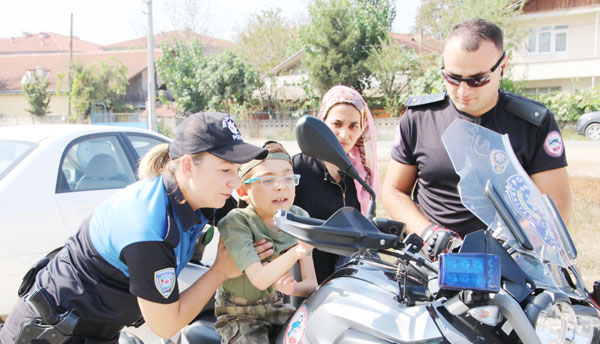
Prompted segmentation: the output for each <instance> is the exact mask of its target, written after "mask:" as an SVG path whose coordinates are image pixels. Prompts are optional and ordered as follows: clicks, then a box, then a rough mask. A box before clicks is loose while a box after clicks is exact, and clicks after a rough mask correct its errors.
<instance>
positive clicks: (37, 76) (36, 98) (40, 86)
mask: <svg viewBox="0 0 600 344" xmlns="http://www.w3.org/2000/svg"><path fill="white" fill-rule="evenodd" d="M48 85H50V81H49V80H48V78H47V77H46V74H45V73H44V71H43V70H37V71H35V72H30V71H28V72H27V74H26V76H25V78H24V80H23V83H22V88H23V93H24V95H25V99H27V102H28V103H29V106H30V108H29V109H27V112H29V113H30V114H32V115H34V116H45V115H46V114H48V113H50V111H49V110H48V105H49V104H50V94H49V93H48Z"/></svg>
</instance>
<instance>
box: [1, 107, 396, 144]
mask: <svg viewBox="0 0 600 344" xmlns="http://www.w3.org/2000/svg"><path fill="white" fill-rule="evenodd" d="M94 116H97V117H98V118H94ZM100 117H101V118H100ZM145 120H146V118H145V117H141V118H140V114H139V113H138V114H135V113H134V114H106V115H104V114H97V115H93V116H92V123H95V124H102V125H117V126H129V127H138V128H148V123H147V122H146V121H145ZM398 120H399V118H376V119H375V120H374V121H375V128H376V131H377V139H379V140H392V139H393V138H394V133H395V131H396V127H397V126H398ZM159 121H160V123H161V124H162V126H163V128H164V129H167V130H168V131H169V132H170V133H171V134H173V133H175V130H176V127H177V125H178V124H179V123H180V122H181V121H182V119H181V118H177V117H161V118H160V119H159ZM297 121H298V118H287V119H267V120H246V121H236V122H237V125H238V127H239V129H240V131H241V132H242V134H243V135H244V136H245V137H249V138H266V139H276V140H294V139H295V132H294V130H295V127H296V122H297ZM61 123H62V124H65V123H67V120H66V116H42V117H38V116H6V115H5V116H1V117H0V126H7V125H27V124H61Z"/></svg>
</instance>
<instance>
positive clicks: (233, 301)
mask: <svg viewBox="0 0 600 344" xmlns="http://www.w3.org/2000/svg"><path fill="white" fill-rule="evenodd" d="M294 312H295V309H294V307H293V306H292V305H289V304H284V303H283V297H282V296H281V294H280V293H279V292H277V291H274V292H273V293H272V294H271V295H269V296H268V297H266V298H264V299H260V300H257V301H249V300H246V299H244V298H241V297H237V296H233V295H230V294H226V293H223V292H221V291H220V290H218V291H217V295H216V296H215V315H216V316H217V322H216V323H215V330H217V333H219V335H220V336H221V344H246V343H247V344H265V343H269V335H273V334H274V333H275V332H276V331H277V330H279V329H281V325H283V324H285V322H286V321H287V320H288V319H289V318H290V316H292V314H294Z"/></svg>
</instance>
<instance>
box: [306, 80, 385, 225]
mask: <svg viewBox="0 0 600 344" xmlns="http://www.w3.org/2000/svg"><path fill="white" fill-rule="evenodd" d="M340 103H347V104H351V105H353V106H354V107H355V108H356V109H357V110H358V112H359V113H360V119H361V123H360V124H361V126H360V127H361V129H362V135H361V136H360V137H359V138H358V140H357V141H356V144H355V145H354V147H352V149H351V150H350V152H348V157H349V158H350V161H351V162H352V165H353V166H354V168H356V170H357V171H358V174H359V175H360V177H361V178H363V179H364V180H365V181H366V182H367V184H369V185H370V186H371V188H372V189H373V190H374V191H375V194H379V175H378V172H377V142H376V136H375V122H374V121H373V115H371V111H370V110H369V107H368V106H367V103H366V102H365V100H364V99H363V97H362V96H361V95H360V93H358V91H356V90H354V89H352V88H350V87H347V86H343V85H338V86H334V87H332V88H331V89H329V91H327V93H325V96H323V101H322V102H321V109H320V110H319V114H318V117H319V118H320V119H321V120H323V121H324V120H325V119H326V118H327V112H328V111H329V109H331V108H332V107H333V106H334V105H336V104H340ZM354 184H355V185H356V191H357V198H358V201H359V203H360V208H361V212H362V213H363V214H365V213H366V212H367V208H368V205H369V201H370V200H371V196H370V195H369V193H368V192H367V190H365V189H364V188H363V186H362V185H360V183H359V182H357V181H354Z"/></svg>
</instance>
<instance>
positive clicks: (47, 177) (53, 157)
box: [0, 124, 169, 315]
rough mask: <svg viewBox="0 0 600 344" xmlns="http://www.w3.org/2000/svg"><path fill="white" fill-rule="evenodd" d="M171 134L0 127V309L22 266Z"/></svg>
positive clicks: (11, 299)
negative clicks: (0, 280)
mask: <svg viewBox="0 0 600 344" xmlns="http://www.w3.org/2000/svg"><path fill="white" fill-rule="evenodd" d="M166 142H169V139H168V138H167V137H166V136H163V135H160V134H157V133H155V132H152V131H149V130H144V129H137V128H129V127H116V126H100V125H74V124H72V125H68V124H67V125H32V126H11V127H0V199H1V200H2V202H1V206H0V271H1V276H2V282H0V315H5V314H7V313H8V312H10V310H11V308H12V306H13V305H14V303H15V302H16V300H17V299H18V297H17V290H18V287H19V285H20V283H21V280H22V278H23V276H24V274H25V272H27V270H28V269H29V268H30V267H31V265H33V264H34V263H35V262H37V261H38V260H39V259H41V258H42V257H44V255H45V254H47V253H48V252H50V251H52V250H53V249H55V248H58V247H61V246H62V245H63V244H64V242H65V240H66V239H67V238H68V237H69V236H71V235H72V234H74V233H75V232H76V231H77V229H78V228H79V225H80V224H81V223H82V221H83V220H84V219H85V218H86V217H87V216H89V215H90V214H91V213H92V210H93V209H94V208H95V207H96V206H97V205H98V204H99V203H100V202H101V201H102V200H104V199H106V198H107V197H108V196H110V195H111V194H113V193H114V192H116V191H117V190H118V189H121V188H123V187H125V186H127V185H129V184H131V183H133V182H135V181H136V180H137V177H136V171H137V164H138V161H139V159H140V157H141V156H143V155H144V154H145V153H146V152H147V151H148V150H149V149H151V148H152V147H154V146H155V145H157V144H160V143H166Z"/></svg>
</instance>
